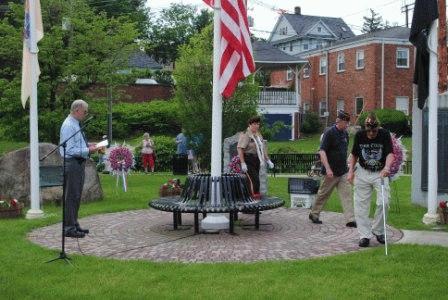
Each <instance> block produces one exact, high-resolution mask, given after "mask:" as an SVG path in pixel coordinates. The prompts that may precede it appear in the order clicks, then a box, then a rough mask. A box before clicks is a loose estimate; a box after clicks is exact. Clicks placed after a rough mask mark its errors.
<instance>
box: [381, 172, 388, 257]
mask: <svg viewBox="0 0 448 300" xmlns="http://www.w3.org/2000/svg"><path fill="white" fill-rule="evenodd" d="M381 199H382V200H383V225H384V250H385V252H386V255H387V229H386V205H385V201H384V177H381Z"/></svg>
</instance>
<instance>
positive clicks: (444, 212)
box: [437, 201, 448, 224]
mask: <svg viewBox="0 0 448 300" xmlns="http://www.w3.org/2000/svg"><path fill="white" fill-rule="evenodd" d="M437 211H438V213H439V216H440V223H442V224H448V201H441V202H439V208H438V209H437Z"/></svg>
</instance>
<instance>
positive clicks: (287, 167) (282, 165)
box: [270, 153, 412, 174]
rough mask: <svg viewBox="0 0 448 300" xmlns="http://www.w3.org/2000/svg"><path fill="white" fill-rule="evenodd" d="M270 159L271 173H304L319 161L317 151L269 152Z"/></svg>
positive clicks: (406, 168) (409, 170) (406, 169)
mask: <svg viewBox="0 0 448 300" xmlns="http://www.w3.org/2000/svg"><path fill="white" fill-rule="evenodd" d="M270 156H271V160H272V162H273V163H274V165H275V168H274V169H273V170H272V171H270V172H272V173H296V174H306V173H308V171H310V170H311V167H312V166H313V165H314V164H315V163H316V162H317V161H319V159H320V157H319V154H318V153H288V154H280V153H278V154H271V155H270ZM403 173H404V174H412V161H411V160H407V161H406V162H405V164H404V166H403Z"/></svg>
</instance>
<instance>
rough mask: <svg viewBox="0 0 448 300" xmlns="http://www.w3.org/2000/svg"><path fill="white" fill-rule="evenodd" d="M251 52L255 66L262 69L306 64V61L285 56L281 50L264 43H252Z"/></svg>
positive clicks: (296, 57)
mask: <svg viewBox="0 0 448 300" xmlns="http://www.w3.org/2000/svg"><path fill="white" fill-rule="evenodd" d="M252 50H253V54H254V61H255V64H257V65H260V66H263V67H274V66H275V67H279V66H287V65H297V64H301V63H306V62H307V60H306V59H304V58H302V57H298V56H292V55H289V54H286V53H285V52H283V51H282V50H280V49H278V48H276V47H274V46H273V45H272V44H271V43H268V42H265V41H254V42H252Z"/></svg>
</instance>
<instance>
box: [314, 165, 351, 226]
mask: <svg viewBox="0 0 448 300" xmlns="http://www.w3.org/2000/svg"><path fill="white" fill-rule="evenodd" d="M335 187H336V188H337V190H338V193H339V198H340V199H341V204H342V209H343V211H344V218H345V221H346V222H347V223H348V222H352V221H354V220H355V216H354V213H353V200H352V199H353V198H352V186H351V185H350V183H349V182H348V181H347V173H346V174H344V175H342V176H339V177H336V176H334V177H332V178H329V177H327V176H325V177H324V179H323V181H322V184H321V185H320V187H319V191H318V192H317V198H316V201H315V202H314V204H313V207H312V208H311V214H313V215H315V216H317V217H319V214H320V212H321V211H322V209H323V207H324V205H325V203H327V201H328V199H329V198H330V196H331V193H332V192H333V190H334V188H335Z"/></svg>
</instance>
